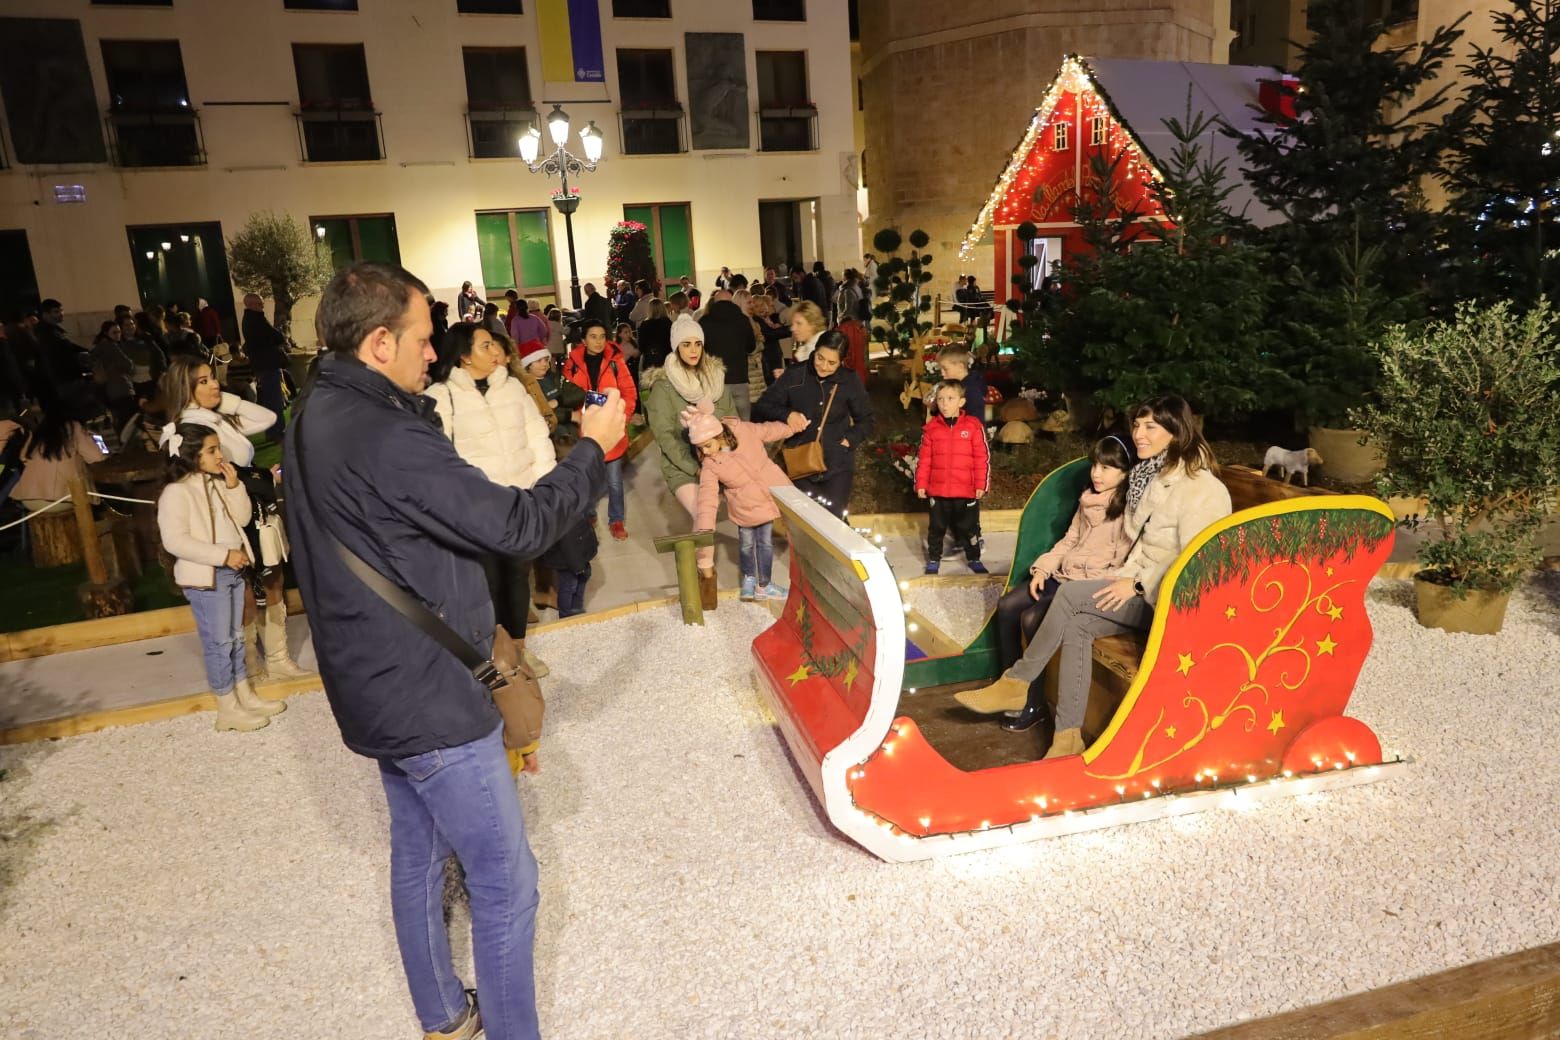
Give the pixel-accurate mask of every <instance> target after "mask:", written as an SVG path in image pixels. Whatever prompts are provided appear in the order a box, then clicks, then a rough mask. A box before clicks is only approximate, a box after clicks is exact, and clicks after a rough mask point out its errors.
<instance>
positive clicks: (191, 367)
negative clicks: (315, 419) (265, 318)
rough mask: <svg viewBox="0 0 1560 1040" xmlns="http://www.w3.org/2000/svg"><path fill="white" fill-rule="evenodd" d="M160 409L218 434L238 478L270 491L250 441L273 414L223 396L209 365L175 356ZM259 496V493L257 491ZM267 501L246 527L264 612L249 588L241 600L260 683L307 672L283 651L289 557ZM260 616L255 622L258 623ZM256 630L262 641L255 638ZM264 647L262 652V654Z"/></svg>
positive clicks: (271, 499)
mask: <svg viewBox="0 0 1560 1040" xmlns="http://www.w3.org/2000/svg"><path fill="white" fill-rule="evenodd" d="M160 386H161V389H162V398H163V405H164V407H165V408H166V409H167V413H168V416H169V418H171V419H173V420H174V422H177V423H197V424H199V425H202V426H206V427H208V428H210V429H212V430H214V431H216V434H217V440H218V441H219V442H220V443H221V445H222V456H223V458H225V459H226V460H227V462H228V464H229V465H231V466H233V467H234V468H235V469H236V470H238V472H239V477H240V480H241V481H242V482H244V483H246V485H247V486H248V487H252V488H257V489H265V490H268V491H269V490H271V489H274V488H275V486H276V478H275V477H274V476H273V475H272V474H270V473H265V472H262V471H260V470H256V469H254V468H253V467H254V461H255V446H254V444H253V443H252V442H251V441H250V440H249V438H250V437H251V436H252V435H254V434H257V433H264V432H265V431H267V430H269V429H270V428H271V427H272V426H273V425H275V424H276V413H275V412H273V411H271V409H269V408H263V407H261V406H260V405H258V404H255V403H253V402H252V401H246V400H244V399H243V398H241V397H239V396H238V395H237V394H229V393H225V392H224V391H223V389H222V385H221V384H220V383H219V382H218V381H217V376H216V373H215V372H214V371H213V370H212V368H211V366H210V365H207V364H205V363H204V362H201V361H197V360H195V359H193V358H188V357H176V358H174V359H173V361H172V363H170V364H169V366H168V371H166V372H164V373H163V376H162V381H161V383H160ZM256 495H257V496H259V491H257V492H256ZM264 499H265V500H255V499H251V504H252V505H253V506H254V516H253V517H252V518H251V521H250V523H249V524H248V526H247V527H246V528H245V529H244V534H245V536H246V540H247V541H248V544H249V550H250V556H251V557H252V558H253V559H254V560H255V561H256V562H257V566H256V571H257V572H258V576H259V580H260V586H261V588H262V589H263V590H264V591H265V609H264V611H263V612H262V611H261V610H260V608H259V603H258V601H257V599H256V597H255V592H254V588H253V586H249V595H248V596H247V597H246V599H245V602H244V644H245V646H246V647H247V648H249V649H251V650H254V651H255V652H254V653H253V654H252V655H251V656H250V657H249V658H248V663H249V674H250V676H251V677H253V678H256V679H259V678H262V677H269V678H272V679H296V678H298V677H299V676H303V675H308V674H309V673H308V672H306V671H304V670H303V669H302V668H300V667H298V664H297V662H295V661H294V660H293V658H292V655H291V654H290V653H288V651H287V601H286V599H285V598H284V595H283V584H284V575H283V573H282V566H281V561H282V560H285V559H286V558H287V553H286V545H287V540H286V538H285V537H282V536H281V535H280V531H281V523H282V518H281V510H280V509H279V508H278V507H277V504H276V496H275V494H274V491H273V492H272V493H271V494H268V495H266V496H264ZM262 514H264V516H265V518H266V522H267V525H268V526H270V527H271V529H272V531H273V532H275V533H276V534H277V538H276V542H275V543H273V548H274V549H276V550H277V552H278V556H279V558H277V559H276V560H275V563H274V564H273V565H272V566H269V567H267V566H265V565H264V564H265V560H264V554H263V553H262V552H261V551H260V546H259V537H260V536H259V532H258V529H257V527H256V525H255V523H254V520H258V519H259V518H260V517H261V515H262ZM257 618H258V621H259V624H258V626H257V625H256V620H257ZM257 627H258V628H259V635H260V638H259V640H258V642H257V641H256V639H255V630H256V628H257ZM262 649H263V651H264V652H263V653H261V650H262Z"/></svg>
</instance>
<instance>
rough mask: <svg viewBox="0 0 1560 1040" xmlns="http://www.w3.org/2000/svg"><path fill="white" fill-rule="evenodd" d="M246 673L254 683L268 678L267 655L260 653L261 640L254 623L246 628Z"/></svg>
mask: <svg viewBox="0 0 1560 1040" xmlns="http://www.w3.org/2000/svg"><path fill="white" fill-rule="evenodd" d="M244 672H245V674H247V675H248V676H249V678H250V679H251V680H252V681H254V682H259V681H260V680H262V679H264V678H266V673H265V655H264V654H262V653H261V652H260V638H259V635H258V634H257V633H256V632H255V623H254V622H253V621H251V622H250V623H249V624H247V625H245V626H244Z"/></svg>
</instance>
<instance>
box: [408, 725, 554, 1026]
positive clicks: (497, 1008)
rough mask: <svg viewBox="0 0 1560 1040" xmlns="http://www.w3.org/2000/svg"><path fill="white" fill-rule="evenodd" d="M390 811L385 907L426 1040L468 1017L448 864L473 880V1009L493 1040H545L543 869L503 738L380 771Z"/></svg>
mask: <svg viewBox="0 0 1560 1040" xmlns="http://www.w3.org/2000/svg"><path fill="white" fill-rule="evenodd" d="M379 778H380V781H381V782H382V783H383V784H384V788H385V800H386V801H388V802H389V804H390V907H391V911H392V913H393V915H394V917H395V937H396V941H397V942H398V943H399V945H400V947H401V965H402V967H404V968H405V969H406V981H407V984H408V985H409V987H410V988H411V991H412V1005H413V1006H414V1007H415V1008H416V1009H417V1018H418V1021H419V1022H420V1023H421V1024H422V1028H423V1031H424V1032H435V1031H442V1030H444V1029H447V1028H448V1027H449V1026H450V1025H452V1024H453V1023H454V1022H455V1020H456V1019H457V1018H459V1017H460V1016H461V1015H462V1014H463V1013H464V1011H465V1009H466V993H465V989H464V987H463V986H462V985H461V980H460V979H459V978H457V977H456V975H455V966H454V964H453V962H452V961H451V959H450V937H449V933H448V932H447V931H446V930H445V927H444V862H445V860H446V859H447V858H448V857H449V856H450V855H451V854H454V856H455V857H456V858H457V859H458V860H460V865H461V866H462V867H463V868H464V869H465V872H466V891H467V892H468V893H470V896H471V944H472V947H473V952H474V953H475V960H476V969H477V1003H478V1005H479V1006H480V1008H481V1011H482V1025H483V1028H484V1029H485V1030H486V1031H487V1032H486V1036H487V1038H488V1040H522V1038H525V1040H529V1038H533V1037H539V1036H540V1035H541V1034H540V1032H539V1027H538V1025H537V1021H536V983H535V979H534V977H533V965H532V952H533V946H534V944H535V940H536V904H537V889H536V860H535V859H534V858H533V857H532V855H531V846H530V845H529V844H528V843H527V841H526V835H525V817H524V816H523V815H522V813H521V811H520V797H519V794H518V793H517V792H516V791H515V780H514V776H513V775H512V774H511V773H510V771H509V759H508V756H507V755H506V754H505V753H504V741H503V727H502V726H499V727H498V728H497V729H495V730H494V731H493V732H492V733H490V734H488V735H487V736H485V737H482V738H480V739H478V740H473V741H471V742H470V743H468V744H460V745H458V746H456V747H451V748H441V749H439V750H437V751H429V752H427V753H426V754H421V755H413V756H411V757H410V758H398V759H381V760H380V763H379Z"/></svg>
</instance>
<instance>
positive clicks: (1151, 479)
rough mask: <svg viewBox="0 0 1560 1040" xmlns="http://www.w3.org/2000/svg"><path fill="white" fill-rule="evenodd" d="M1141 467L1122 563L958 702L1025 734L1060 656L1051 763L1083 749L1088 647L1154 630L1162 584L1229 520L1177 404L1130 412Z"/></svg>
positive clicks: (1213, 472) (1059, 609)
mask: <svg viewBox="0 0 1560 1040" xmlns="http://www.w3.org/2000/svg"><path fill="white" fill-rule="evenodd" d="M1132 444H1133V447H1134V448H1135V449H1136V451H1137V456H1138V463H1137V465H1136V466H1133V467H1132V472H1131V473H1130V474H1129V475H1128V477H1127V511H1126V521H1127V522H1126V531H1125V534H1126V537H1127V539H1128V540H1129V541H1131V543H1132V548H1131V549H1130V550H1129V551H1128V553H1127V559H1126V562H1125V563H1123V564H1122V565H1121V567H1120V568H1118V569H1117V570H1116V572H1115V573H1114V574H1112V575H1110V576H1108V577H1105V578H1100V579H1096V580H1089V581H1069V582H1064V583H1063V585H1062V589H1061V591H1059V592H1058V593H1057V594H1056V598H1055V599H1054V600H1053V601H1052V603H1051V609H1050V610H1049V611H1048V612H1047V613H1046V616H1045V620H1044V621H1043V622H1041V623H1040V629H1039V631H1037V632H1036V633H1035V635H1034V638H1033V639H1031V640H1030V641H1029V646H1028V648H1027V649H1026V650H1025V651H1024V656H1023V657H1022V658H1020V659H1019V661H1018V663H1016V664H1015V665H1013V667H1011V668H1009V669H1008V670H1007V671H1006V672H1005V673H1003V675H1002V677H1001V678H999V679H998V680H997V681H996V682H994V683H992V684H991V685H990V686H984V687H981V688H980V689H978V690H967V691H965V692H963V693H959V694H956V695H955V697H954V699H955V700H957V701H958V702H959V703H960V704H962V705H964V706H965V707H966V708H969V709H970V710H971V711H976V712H980V713H982V714H986V715H995V714H997V713H999V712H1004V711H1010V710H1011V711H1014V712H1016V714H1015V715H1013V716H1012V717H1010V718H1008V719H1006V720H1004V722H1003V727H1004V728H1006V729H1009V730H1013V731H1022V730H1027V729H1029V728H1030V727H1032V726H1034V725H1036V724H1037V723H1038V722H1040V721H1041V719H1042V718H1043V717H1044V715H1045V714H1047V706H1046V696H1045V692H1044V686H1043V684H1041V683H1039V682H1037V681H1036V680H1037V679H1039V678H1040V673H1041V672H1042V671H1043V670H1044V668H1045V666H1046V663H1047V662H1049V661H1050V660H1051V655H1052V654H1054V653H1056V651H1057V650H1058V649H1060V650H1061V652H1062V654H1061V658H1062V665H1061V675H1060V678H1059V682H1058V689H1057V704H1056V735H1055V737H1054V738H1053V740H1052V742H1051V749H1050V751H1049V753H1048V754H1047V755H1046V757H1047V758H1058V757H1060V756H1062V755H1075V754H1079V753H1081V752H1082V751H1083V749H1084V745H1083V735H1082V730H1083V715H1084V710H1085V709H1086V708H1087V707H1088V703H1089V675H1090V672H1091V670H1092V664H1091V661H1092V657H1093V648H1094V641H1095V640H1096V639H1099V638H1101V637H1103V636H1108V635H1116V634H1118V633H1122V632H1131V631H1134V630H1136V631H1146V630H1147V629H1148V628H1149V626H1151V625H1152V624H1153V622H1154V604H1155V603H1156V602H1157V601H1158V599H1159V592H1160V589H1159V585H1160V583H1161V582H1162V581H1163V580H1164V577H1165V574H1166V572H1168V571H1169V570H1170V565H1171V564H1173V563H1174V562H1175V560H1176V557H1178V556H1180V555H1181V550H1183V549H1185V548H1186V546H1187V545H1188V544H1190V543H1191V541H1192V539H1194V538H1196V537H1197V535H1198V534H1199V533H1201V532H1202V530H1203V529H1204V528H1206V527H1207V526H1208V525H1209V524H1212V523H1213V522H1214V521H1215V520H1219V519H1222V518H1223V517H1226V516H1229V515H1230V493H1229V489H1228V488H1226V487H1225V486H1224V482H1223V481H1221V480H1220V479H1219V477H1218V469H1217V465H1216V463H1215V462H1214V458H1213V450H1212V449H1211V448H1209V447H1208V442H1207V441H1206V440H1204V439H1203V435H1202V433H1201V432H1200V431H1199V430H1198V429H1197V425H1196V421H1195V419H1194V418H1193V416H1192V410H1191V408H1190V407H1189V406H1188V405H1187V403H1186V402H1185V401H1184V400H1182V399H1181V398H1179V397H1175V396H1173V395H1172V396H1165V397H1155V398H1153V399H1151V400H1148V401H1145V402H1143V403H1142V404H1140V405H1138V406H1137V407H1136V408H1135V409H1133V411H1132Z"/></svg>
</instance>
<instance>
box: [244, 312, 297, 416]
mask: <svg viewBox="0 0 1560 1040" xmlns="http://www.w3.org/2000/svg"><path fill="white" fill-rule="evenodd" d="M241 331H242V332H243V334H244V354H245V356H247V357H248V358H249V365H250V367H251V368H252V369H253V370H254V377H255V400H257V401H258V402H259V403H260V404H261V405H262V406H264V407H266V408H269V409H271V411H273V412H275V413H276V425H275V426H272V427H271V428H270V429H269V430H268V431H266V436H267V437H269V438H271V440H273V441H279V440H281V439H282V427H283V426H285V425H286V423H285V422H284V421H283V420H282V410H283V409H285V408H286V407H287V395H286V394H285V393H284V392H283V389H282V373H283V372H285V371H287V337H286V336H283V335H282V334H281V332H280V331H279V330H278V329H277V327H276V326H275V325H272V324H271V323H270V322H269V321H267V320H266V316H265V304H264V302H263V301H261V299H260V297H259V296H258V295H256V294H255V293H250V294H248V295H247V296H245V297H244V320H243V324H242V326H241Z"/></svg>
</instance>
